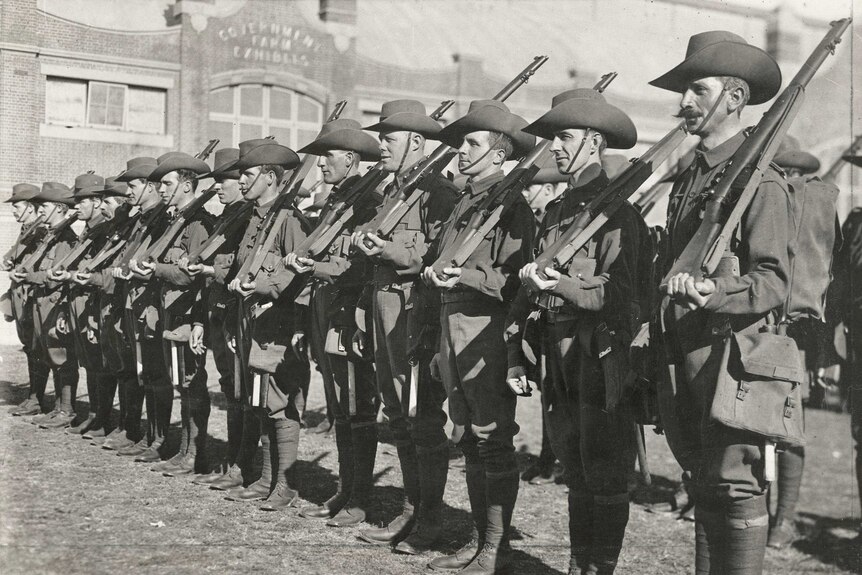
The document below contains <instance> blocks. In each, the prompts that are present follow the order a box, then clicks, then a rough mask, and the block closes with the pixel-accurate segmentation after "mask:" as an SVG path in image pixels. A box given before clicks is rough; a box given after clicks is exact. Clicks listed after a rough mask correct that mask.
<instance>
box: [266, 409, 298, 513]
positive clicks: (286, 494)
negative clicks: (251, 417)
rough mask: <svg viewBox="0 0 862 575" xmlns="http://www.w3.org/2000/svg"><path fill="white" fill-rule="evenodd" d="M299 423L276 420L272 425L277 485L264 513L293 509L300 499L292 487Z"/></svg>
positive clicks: (267, 501) (270, 495)
mask: <svg viewBox="0 0 862 575" xmlns="http://www.w3.org/2000/svg"><path fill="white" fill-rule="evenodd" d="M299 428H300V426H299V422H298V421H292V420H290V419H276V420H274V421H272V422H271V425H270V434H271V435H270V438H271V443H272V444H273V447H274V456H275V458H276V460H275V461H276V465H274V466H273V467H274V468H275V470H276V473H277V474H276V484H275V488H274V489H273V490H272V493H270V494H269V497H267V498H266V501H264V504H263V505H261V507H260V508H261V510H263V511H280V510H282V509H286V508H288V507H292V506H293V504H294V503H296V501H297V499H299V492H298V491H296V490H295V489H293V488H292V487H291V486H290V483H291V482H292V479H293V478H292V475H293V464H294V463H296V457H297V454H298V452H299Z"/></svg>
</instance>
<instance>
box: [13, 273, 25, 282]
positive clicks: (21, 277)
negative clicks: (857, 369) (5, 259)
mask: <svg viewBox="0 0 862 575" xmlns="http://www.w3.org/2000/svg"><path fill="white" fill-rule="evenodd" d="M9 277H11V278H12V279H13V280H15V281H16V282H18V283H24V282H25V281H27V272H22V271H14V272H12V273H11V274H9Z"/></svg>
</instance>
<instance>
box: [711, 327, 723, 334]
mask: <svg viewBox="0 0 862 575" xmlns="http://www.w3.org/2000/svg"><path fill="white" fill-rule="evenodd" d="M720 333H721V329H719V328H717V327H714V328H712V335H718V334H720Z"/></svg>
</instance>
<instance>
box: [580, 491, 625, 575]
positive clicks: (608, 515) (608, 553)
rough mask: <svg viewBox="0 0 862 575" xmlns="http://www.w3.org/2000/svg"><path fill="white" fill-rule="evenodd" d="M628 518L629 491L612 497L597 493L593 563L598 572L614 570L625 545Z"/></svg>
mask: <svg viewBox="0 0 862 575" xmlns="http://www.w3.org/2000/svg"><path fill="white" fill-rule="evenodd" d="M628 522H629V495H628V493H620V494H617V495H613V496H609V497H603V496H595V498H594V503H593V533H592V545H591V547H590V566H591V567H592V568H593V571H594V572H595V573H596V575H612V574H613V572H614V570H615V569H616V567H617V561H618V559H619V556H620V551H622V548H623V538H624V537H625V534H626V525H628ZM588 572H589V570H588Z"/></svg>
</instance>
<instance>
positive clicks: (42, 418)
mask: <svg viewBox="0 0 862 575" xmlns="http://www.w3.org/2000/svg"><path fill="white" fill-rule="evenodd" d="M58 413H60V402H59V401H58V402H57V405H55V406H54V409H52V410H51V411H49V412H48V413H42V414H41V415H37V416H36V417H33V418H31V419H30V423H32V424H33V425H35V426H36V427H39V426H40V425H41V424H43V423H45V422H46V421H51V420H52V419H54V417H56V416H57V414H58Z"/></svg>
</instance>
